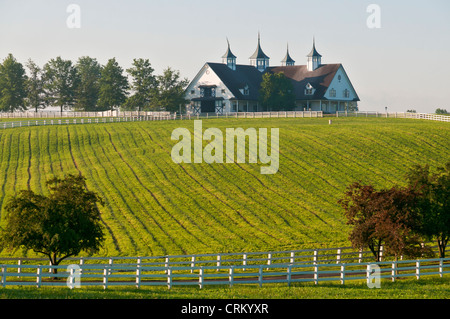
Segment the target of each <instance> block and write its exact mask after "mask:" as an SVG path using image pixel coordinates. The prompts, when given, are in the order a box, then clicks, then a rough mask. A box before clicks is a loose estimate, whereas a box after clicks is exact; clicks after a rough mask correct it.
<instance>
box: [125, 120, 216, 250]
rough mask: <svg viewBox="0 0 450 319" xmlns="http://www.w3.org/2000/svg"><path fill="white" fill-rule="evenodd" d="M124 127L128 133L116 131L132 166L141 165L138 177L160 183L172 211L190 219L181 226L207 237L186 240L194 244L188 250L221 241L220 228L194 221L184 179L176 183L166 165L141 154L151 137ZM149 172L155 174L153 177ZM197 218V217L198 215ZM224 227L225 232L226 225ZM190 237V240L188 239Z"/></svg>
mask: <svg viewBox="0 0 450 319" xmlns="http://www.w3.org/2000/svg"><path fill="white" fill-rule="evenodd" d="M121 128H122V129H124V130H126V132H125V133H123V134H120V133H121V132H120V133H117V137H118V139H119V140H120V141H121V144H122V149H124V150H125V152H126V153H127V155H128V156H127V158H128V159H129V161H131V162H132V163H133V167H137V168H142V169H139V176H140V178H141V180H142V181H143V183H144V184H145V185H148V187H151V186H152V185H153V184H155V185H156V184H157V185H159V187H158V191H160V192H161V193H162V196H163V197H164V199H166V200H168V201H169V202H170V204H171V205H172V206H173V209H172V210H171V211H172V214H177V215H178V216H179V218H180V219H181V220H183V221H184V220H186V219H187V221H186V222H184V223H186V226H182V227H183V228H188V229H190V230H188V229H187V231H188V233H190V232H191V231H192V232H194V231H195V232H196V233H198V235H196V236H194V237H195V238H196V239H198V236H202V237H205V239H204V240H198V241H197V242H193V241H190V242H189V243H186V244H190V245H191V246H192V247H190V248H189V250H190V251H192V250H194V249H198V248H199V244H201V245H202V246H204V247H211V246H212V245H216V246H217V245H218V244H219V240H218V239H216V238H215V235H216V234H217V232H218V231H219V229H213V228H212V227H211V225H210V224H209V225H207V224H206V223H204V221H203V222H202V223H198V222H197V221H195V220H194V218H193V217H192V216H191V211H190V207H191V206H190V205H189V203H188V201H190V199H191V198H190V197H189V196H186V194H185V193H186V191H187V190H186V189H181V188H180V187H179V186H177V185H178V184H181V181H179V180H175V181H176V183H175V182H174V180H172V179H171V178H169V177H168V175H167V174H168V166H167V165H164V166H163V167H164V169H162V167H161V166H160V165H158V163H157V161H155V159H150V160H149V159H148V158H146V157H142V155H141V154H140V153H142V152H141V151H143V152H144V153H145V149H146V148H147V147H148V140H144V139H143V138H142V130H141V129H139V130H133V132H131V131H130V130H129V129H128V126H123V127H121ZM121 137H126V138H127V141H129V140H130V139H131V141H133V144H134V147H133V146H132V145H130V144H127V146H125V144H124V143H123V142H122V138H121ZM137 139H139V140H137ZM130 149H135V150H136V149H139V152H137V151H136V152H134V154H132V153H131V150H130ZM150 174H151V175H152V176H150ZM196 207H199V205H196ZM199 208H200V207H199ZM196 217H198V215H197V216H196ZM174 218H175V217H174ZM177 223H180V221H178V220H177ZM221 230H222V231H223V228H222V229H221ZM187 239H188V240H189V238H187Z"/></svg>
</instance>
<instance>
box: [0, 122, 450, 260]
mask: <svg viewBox="0 0 450 319" xmlns="http://www.w3.org/2000/svg"><path fill="white" fill-rule="evenodd" d="M178 127H186V128H189V129H190V130H192V129H193V121H154V122H139V123H111V124H90V125H87V124H85V125H67V126H64V125H63V126H47V127H31V128H15V129H6V130H0V176H1V180H0V207H2V211H1V214H2V219H1V221H0V226H1V225H2V222H3V221H4V218H3V215H4V214H5V212H4V210H3V208H4V206H5V203H6V201H7V200H8V199H9V198H10V197H11V196H12V195H14V193H15V192H16V191H18V190H20V189H25V188H27V186H28V185H29V186H30V187H31V189H33V190H34V191H36V192H45V191H46V188H45V181H46V180H48V179H49V178H51V177H53V176H55V175H57V176H63V174H67V173H76V174H77V173H79V172H81V173H82V174H83V175H84V176H85V177H86V178H87V184H88V187H89V189H90V190H94V191H97V192H98V193H99V194H100V195H101V196H102V197H103V198H104V200H105V203H106V205H105V207H103V208H102V219H103V222H104V225H105V231H106V235H107V236H106V238H107V240H106V243H105V248H104V249H103V250H102V251H101V255H104V256H137V255H141V256H145V255H147V256H152V255H164V254H194V253H218V252H242V251H269V250H284V249H302V248H316V247H337V246H348V245H349V243H348V241H347V237H348V231H349V228H348V226H347V225H346V224H345V220H344V218H343V215H342V211H341V209H340V207H339V206H338V205H337V203H336V202H337V200H338V199H340V198H341V196H342V194H343V192H344V190H345V188H346V186H347V185H349V184H350V183H352V182H354V181H357V180H359V181H362V182H364V183H372V184H374V185H375V186H377V187H390V186H392V185H394V184H402V183H404V175H405V173H406V171H407V170H408V169H409V168H410V167H411V166H412V165H414V164H430V165H431V166H432V167H436V166H439V165H442V164H443V163H444V162H446V161H448V160H449V159H450V124H449V123H444V122H434V121H424V120H412V119H384V118H335V119H333V124H332V125H329V124H328V119H324V118H317V119H316V118H313V119H299V118H297V119H281V118H280V119H209V120H204V121H203V129H206V128H208V127H217V128H219V129H221V130H222V131H225V129H226V128H228V127H243V128H248V127H255V128H260V127H261V128H271V127H273V128H279V129H280V167H279V171H278V173H277V174H275V175H262V174H260V166H259V165H258V164H237V163H234V164H212V165H209V164H181V165H179V164H175V163H173V161H172V159H171V156H170V153H171V149H172V146H173V145H175V144H176V142H175V141H172V140H171V138H170V136H171V133H172V131H173V130H174V129H175V128H178ZM205 144H206V143H205ZM8 254H9V253H8V252H5V251H3V252H2V253H1V255H2V256H6V255H8ZM16 254H22V252H21V251H19V252H17V253H16ZM31 255H33V254H32V252H29V253H28V256H31Z"/></svg>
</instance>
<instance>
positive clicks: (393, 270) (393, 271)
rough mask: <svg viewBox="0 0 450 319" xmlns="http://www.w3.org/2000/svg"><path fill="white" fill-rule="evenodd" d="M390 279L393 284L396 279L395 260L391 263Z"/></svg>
mask: <svg viewBox="0 0 450 319" xmlns="http://www.w3.org/2000/svg"><path fill="white" fill-rule="evenodd" d="M391 277H392V282H394V281H395V279H396V277H397V262H396V261H395V260H394V261H393V262H392V273H391Z"/></svg>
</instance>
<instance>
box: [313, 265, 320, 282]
mask: <svg viewBox="0 0 450 319" xmlns="http://www.w3.org/2000/svg"><path fill="white" fill-rule="evenodd" d="M314 284H316V285H318V284H319V265H317V264H315V265H314Z"/></svg>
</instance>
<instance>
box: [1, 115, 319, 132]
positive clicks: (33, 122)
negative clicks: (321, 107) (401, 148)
mask: <svg viewBox="0 0 450 319" xmlns="http://www.w3.org/2000/svg"><path fill="white" fill-rule="evenodd" d="M80 113H81V112H80ZM85 113H86V112H85ZM125 113H126V112H122V114H121V116H112V117H94V118H84V117H82V118H77V117H75V118H70V119H69V118H66V119H62V118H59V119H54V118H45V119H42V118H41V119H26V120H23V118H21V119H22V120H20V121H13V122H7V121H5V122H0V129H7V128H18V127H30V126H49V125H50V126H51V125H69V124H94V123H95V124H99V123H122V122H137V121H161V120H193V119H208V118H218V117H219V114H215V113H214V114H211V115H210V114H208V113H203V114H197V115H181V114H180V115H177V114H176V113H175V114H170V113H158V112H156V113H154V114H147V115H144V112H141V115H139V116H138V115H137V113H138V112H127V113H126V115H127V116H124V115H125ZM128 113H129V114H128ZM132 113H133V114H132ZM134 113H136V114H134ZM147 113H150V112H147ZM0 114H1V113H0ZM322 116H323V114H322V112H242V113H226V114H221V115H220V117H221V118H239V119H241V118H281V117H285V118H287V117H291V118H305V117H322Z"/></svg>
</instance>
